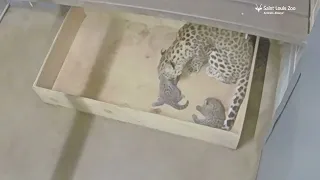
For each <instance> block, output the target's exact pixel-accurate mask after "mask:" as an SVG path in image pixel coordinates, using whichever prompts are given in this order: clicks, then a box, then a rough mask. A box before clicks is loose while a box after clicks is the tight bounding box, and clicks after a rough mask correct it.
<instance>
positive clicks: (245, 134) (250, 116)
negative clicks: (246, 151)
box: [238, 37, 270, 148]
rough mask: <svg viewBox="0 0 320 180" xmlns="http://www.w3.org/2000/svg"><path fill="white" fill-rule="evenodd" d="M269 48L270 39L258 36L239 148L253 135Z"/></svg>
mask: <svg viewBox="0 0 320 180" xmlns="http://www.w3.org/2000/svg"><path fill="white" fill-rule="evenodd" d="M269 48H270V41H269V40H268V39H266V38H262V37H260V40H259V48H258V52H257V59H256V64H255V67H254V74H255V76H253V79H252V86H251V87H252V90H251V91H250V97H249V101H248V109H247V112H249V113H247V114H246V120H245V121H244V125H243V130H242V134H241V137H240V142H239V145H238V148H241V147H242V146H243V145H244V144H246V143H247V142H249V141H251V140H252V139H253V137H254V135H255V130H256V126H257V122H258V118H259V109H260V104H261V98H262V91H263V87H264V80H265V73H266V67H267V61H268V54H269Z"/></svg>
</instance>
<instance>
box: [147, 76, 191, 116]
mask: <svg viewBox="0 0 320 180" xmlns="http://www.w3.org/2000/svg"><path fill="white" fill-rule="evenodd" d="M178 80H179V79H176V80H169V79H166V78H164V77H163V76H161V77H160V82H159V96H158V99H157V101H156V102H154V103H152V107H158V106H162V105H164V104H167V105H169V106H171V107H173V108H174V109H176V110H183V109H186V108H187V107H188V105H189V101H188V100H187V101H186V103H185V104H182V105H180V104H179V102H180V101H181V100H182V99H183V98H184V97H185V95H183V94H182V93H181V90H180V89H179V88H178V86H177V82H178Z"/></svg>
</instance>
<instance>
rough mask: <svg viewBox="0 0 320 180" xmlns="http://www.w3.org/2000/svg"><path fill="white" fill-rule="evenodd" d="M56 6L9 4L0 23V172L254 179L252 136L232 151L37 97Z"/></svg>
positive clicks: (6, 177)
mask: <svg viewBox="0 0 320 180" xmlns="http://www.w3.org/2000/svg"><path fill="white" fill-rule="evenodd" d="M62 14H63V13H62V12H61V11H60V10H59V8H58V7H57V6H53V5H44V4H41V5H40V4H37V5H35V7H34V8H32V9H31V8H30V7H17V6H14V7H11V8H10V9H9V11H8V13H7V14H6V16H5V18H4V19H3V21H2V22H1V24H0V62H1V63H0V83H1V85H0V99H1V102H2V103H1V105H0V179H3V180H20V179H23V180H82V179H83V180H88V179H94V180H100V179H101V180H102V179H103V180H105V179H110V180H128V179H130V180H144V179H146V180H163V179H166V180H179V179H181V180H194V179H201V180H213V179H214V180H250V179H252V180H253V179H254V177H255V173H256V170H257V163H258V160H259V156H260V150H259V148H257V146H256V144H255V143H254V142H253V141H252V142H247V143H246V144H244V145H242V146H241V148H240V149H239V150H237V151H232V150H229V149H226V148H222V147H218V146H215V145H211V144H208V143H205V142H201V141H197V140H193V139H188V138H184V137H179V136H174V135H170V134H167V133H163V132H158V131H155V130H150V129H146V128H142V127H138V126H135V125H131V124H125V123H121V122H116V121H113V120H108V119H105V118H102V117H97V116H92V115H86V114H83V113H79V112H75V111H74V110H72V109H67V108H63V107H55V106H52V105H48V104H45V103H43V102H42V101H41V100H40V99H39V98H38V96H37V95H36V93H35V92H34V91H33V90H32V88H31V86H32V83H33V81H34V80H35V78H36V75H37V72H38V71H39V69H40V66H41V63H42V62H43V60H44V58H45V55H46V53H47V51H48V49H49V46H50V43H51V42H52V40H53V38H54V35H55V33H56V32H57V28H58V27H59V25H60V23H61V21H62V18H63V17H62Z"/></svg>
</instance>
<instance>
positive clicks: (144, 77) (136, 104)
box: [33, 8, 277, 149]
mask: <svg viewBox="0 0 320 180" xmlns="http://www.w3.org/2000/svg"><path fill="white" fill-rule="evenodd" d="M183 24H184V22H181V21H175V20H170V19H161V18H156V17H150V16H144V15H135V14H127V13H121V14H119V13H113V12H110V13H109V12H108V13H99V12H94V11H89V10H87V11H85V10H84V9H83V8H71V9H70V11H69V12H68V14H67V16H66V18H65V20H64V22H63V24H62V26H61V28H60V29H59V32H58V33H57V35H56V38H55V39H54V42H53V44H52V46H51V48H50V50H49V52H48V54H47V56H46V58H45V61H44V63H43V65H42V67H41V69H40V72H39V74H38V76H37V78H36V80H35V82H34V85H33V89H34V90H35V91H36V93H37V94H38V95H39V96H40V98H41V99H42V100H43V101H44V102H46V103H49V104H54V105H60V106H64V107H69V108H76V109H78V110H80V111H83V112H88V113H92V114H96V115H100V116H104V117H107V118H111V119H114V120H119V121H123V122H128V123H132V124H136V125H140V126H144V127H148V128H152V129H156V130H160V131H164V132H168V133H172V134H176V135H181V136H185V137H189V138H194V139H198V140H203V141H206V142H210V143H214V144H218V145H221V146H224V147H228V148H231V149H236V148H237V146H238V143H239V140H240V136H241V132H242V129H243V125H244V121H245V120H246V119H247V117H248V113H247V108H248V99H249V97H250V94H251V92H252V89H253V88H252V86H251V84H252V83H251V82H252V79H253V78H254V77H255V76H256V74H255V73H254V67H255V60H256V54H257V48H258V42H259V37H257V41H256V46H255V51H254V52H255V55H254V59H253V63H252V67H251V75H250V83H249V85H248V91H247V94H246V98H245V100H244V102H243V104H242V106H241V108H240V111H239V114H238V116H237V120H236V122H235V124H234V126H233V128H232V129H231V131H224V130H220V129H215V128H211V127H207V126H203V125H198V124H195V123H194V122H193V121H192V118H191V115H192V114H198V113H197V112H196V110H195V106H196V105H202V104H203V101H204V99H205V98H206V97H209V96H212V97H216V98H219V99H220V100H221V101H222V102H223V104H224V106H225V108H226V110H227V109H228V106H229V102H230V100H231V97H232V94H233V91H234V87H235V86H234V85H226V84H223V83H220V82H218V81H216V80H214V79H213V78H209V77H208V76H206V75H205V73H204V72H203V71H202V72H200V73H199V74H197V75H194V76H191V77H189V78H187V79H183V80H181V81H180V82H179V87H180V89H181V90H182V92H183V94H185V95H186V99H188V100H189V101H190V104H189V106H188V108H187V109H185V110H182V111H178V110H174V109H173V108H171V107H169V106H162V107H160V108H158V109H154V108H151V104H152V102H154V101H155V100H156V98H157V95H158V79H157V71H156V66H157V63H158V61H159V60H160V50H161V49H162V48H166V47H168V46H169V45H170V43H171V42H172V41H173V39H174V37H175V35H176V32H177V30H178V29H179V28H180V27H181V26H182V25H183ZM274 59H276V58H274ZM270 63H271V61H269V60H268V64H267V66H270ZM270 67H271V66H270ZM273 68H277V66H274V67H273ZM265 76H266V78H268V76H270V77H271V76H275V75H274V72H272V71H270V72H269V73H268V72H267V73H266V74H265ZM270 77H269V79H270ZM275 77H276V78H277V76H275ZM276 78H273V79H272V80H273V81H277V79H276ZM258 84H259V83H258ZM271 84H272V83H271ZM273 84H275V83H273ZM259 86H263V83H260V85H259ZM264 88H269V89H270V90H272V89H275V87H270V86H269V87H268V86H267V85H265V87H264ZM260 96H261V94H260ZM258 103H260V102H258ZM262 103H263V102H261V104H262ZM254 106H255V107H257V108H256V110H257V111H259V104H255V105H254Z"/></svg>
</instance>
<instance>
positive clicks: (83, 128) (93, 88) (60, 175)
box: [51, 7, 124, 180]
mask: <svg viewBox="0 0 320 180" xmlns="http://www.w3.org/2000/svg"><path fill="white" fill-rule="evenodd" d="M65 12H66V9H65V7H62V10H61V15H65ZM110 23H111V25H110V26H109V27H110V28H112V27H114V25H115V24H114V23H116V21H111V22H110ZM121 29H124V28H119V29H118V30H117V31H107V34H106V35H105V39H104V40H103V42H104V44H103V45H102V47H101V49H100V52H99V53H98V56H97V59H96V61H95V64H94V65H93V67H92V69H91V72H90V74H89V78H88V81H87V83H86V86H85V89H84V90H83V92H82V93H81V94H82V96H84V97H88V98H91V99H97V97H98V96H99V94H100V92H101V90H102V87H103V84H104V82H105V80H106V79H107V78H108V75H107V73H108V68H109V67H110V63H112V54H113V53H110V52H112V51H114V50H115V49H117V44H116V43H114V41H113V40H114V38H116V37H117V38H118V39H119V37H122V34H123V31H121ZM68 99H69V101H70V102H71V103H72V104H73V106H74V107H77V106H79V105H80V106H81V107H82V108H83V109H84V110H85V111H87V112H90V109H89V108H88V107H85V105H84V104H79V102H76V101H75V98H74V96H72V95H69V96H68ZM94 117H95V115H91V114H86V113H82V112H79V111H77V112H76V115H75V116H74V118H73V125H72V127H71V130H70V132H69V135H68V137H67V139H66V141H65V143H64V146H63V148H62V152H61V156H60V158H59V160H58V162H57V165H56V168H55V170H54V173H53V175H52V178H51V180H72V179H73V178H74V174H75V172H76V169H77V165H78V161H79V159H80V158H81V153H82V151H83V148H84V145H85V142H86V139H87V137H88V135H89V132H90V129H91V127H92V123H93V119H94Z"/></svg>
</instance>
